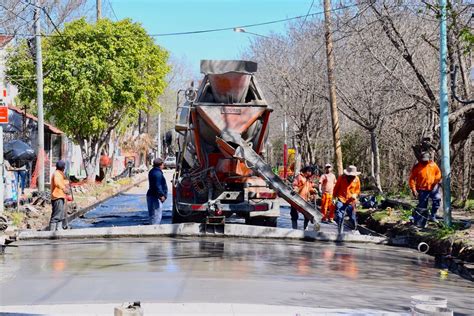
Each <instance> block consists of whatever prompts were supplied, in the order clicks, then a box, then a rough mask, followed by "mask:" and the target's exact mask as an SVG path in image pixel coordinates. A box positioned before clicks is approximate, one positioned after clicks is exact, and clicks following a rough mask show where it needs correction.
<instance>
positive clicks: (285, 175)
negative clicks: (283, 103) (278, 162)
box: [283, 111, 288, 180]
mask: <svg viewBox="0 0 474 316" xmlns="http://www.w3.org/2000/svg"><path fill="white" fill-rule="evenodd" d="M283 133H284V140H283V179H285V180H286V179H287V178H288V122H287V121H286V111H285V118H284V121H283Z"/></svg>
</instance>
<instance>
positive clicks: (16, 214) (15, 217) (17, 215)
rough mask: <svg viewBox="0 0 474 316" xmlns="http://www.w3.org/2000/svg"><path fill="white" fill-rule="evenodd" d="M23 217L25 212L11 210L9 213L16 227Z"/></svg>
mask: <svg viewBox="0 0 474 316" xmlns="http://www.w3.org/2000/svg"><path fill="white" fill-rule="evenodd" d="M23 219H25V214H23V213H21V212H11V213H10V220H11V221H12V223H13V225H15V226H16V227H20V225H21V223H22V222H23Z"/></svg>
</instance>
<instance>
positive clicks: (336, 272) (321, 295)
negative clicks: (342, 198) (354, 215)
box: [0, 238, 474, 315]
mask: <svg viewBox="0 0 474 316" xmlns="http://www.w3.org/2000/svg"><path fill="white" fill-rule="evenodd" d="M18 245H19V247H18V248H8V249H7V253H6V255H5V256H3V257H0V268H1V271H2V273H1V274H0V306H3V310H4V311H5V310H8V308H5V306H11V305H30V304H33V305H36V304H46V305H48V304H84V303H111V302H113V303H120V302H128V301H134V300H140V301H142V302H145V303H147V302H148V303H184V302H186V303H199V302H201V303H236V304H237V303H250V304H270V305H291V306H308V307H319V308H336V309H341V308H349V309H352V310H360V309H367V308H369V309H377V310H384V311H392V312H403V311H405V312H406V311H407V310H408V309H407V308H408V306H409V305H410V296H411V295H415V294H432V295H442V296H445V297H446V298H448V304H449V306H450V307H452V308H453V309H454V310H455V312H457V313H460V314H465V315H472V314H473V313H474V304H473V299H472V298H473V297H474V283H472V282H469V281H467V280H464V279H462V278H460V277H458V276H457V275H454V274H449V275H448V277H447V278H446V279H443V278H440V275H439V270H438V269H436V268H434V261H433V259H432V258H431V257H429V256H427V255H423V254H420V253H418V252H415V251H414V250H410V249H403V248H394V247H388V246H367V245H365V246H363V245H336V244H334V243H307V242H289V241H283V240H276V241H275V240H274V241H268V240H255V239H230V238H225V239H219V238H148V239H146V238H143V239H138V238H137V239H117V240H113V239H107V240H76V241H37V242H20V243H18ZM0 310H2V309H1V308H0Z"/></svg>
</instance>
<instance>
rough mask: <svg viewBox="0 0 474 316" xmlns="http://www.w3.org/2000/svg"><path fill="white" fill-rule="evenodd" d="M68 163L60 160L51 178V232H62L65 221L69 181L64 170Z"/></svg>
mask: <svg viewBox="0 0 474 316" xmlns="http://www.w3.org/2000/svg"><path fill="white" fill-rule="evenodd" d="M65 168H66V163H65V162H64V161H63V160H59V161H58V162H57V163H56V170H55V171H54V173H53V176H52V177H51V205H52V209H53V210H52V212H51V219H50V221H49V230H51V231H54V230H61V228H62V221H63V220H64V217H65V214H64V205H65V203H66V186H67V185H68V184H69V181H68V180H66V176H65V175H64V169H65Z"/></svg>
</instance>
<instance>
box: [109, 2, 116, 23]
mask: <svg viewBox="0 0 474 316" xmlns="http://www.w3.org/2000/svg"><path fill="white" fill-rule="evenodd" d="M107 2H108V3H109V6H110V10H112V14H113V15H114V17H115V20H116V21H118V20H119V18H118V17H117V14H115V10H114V6H113V5H112V0H107Z"/></svg>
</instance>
